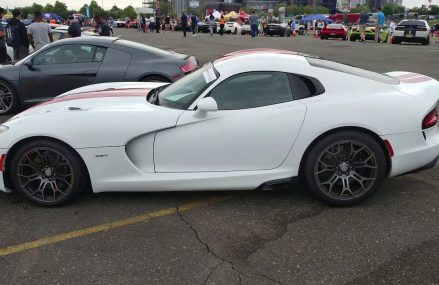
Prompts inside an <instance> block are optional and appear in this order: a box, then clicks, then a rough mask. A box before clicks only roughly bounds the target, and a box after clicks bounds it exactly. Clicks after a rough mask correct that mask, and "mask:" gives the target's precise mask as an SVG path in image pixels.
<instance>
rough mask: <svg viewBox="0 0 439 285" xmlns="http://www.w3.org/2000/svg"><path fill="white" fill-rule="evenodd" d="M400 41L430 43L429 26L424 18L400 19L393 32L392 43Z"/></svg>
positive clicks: (399, 42)
mask: <svg viewBox="0 0 439 285" xmlns="http://www.w3.org/2000/svg"><path fill="white" fill-rule="evenodd" d="M402 42H409V43H421V44H422V45H429V44H430V26H429V25H428V23H427V21H425V20H402V21H401V22H400V23H399V24H398V26H396V28H395V32H394V33H393V41H392V43H393V44H401V43H402Z"/></svg>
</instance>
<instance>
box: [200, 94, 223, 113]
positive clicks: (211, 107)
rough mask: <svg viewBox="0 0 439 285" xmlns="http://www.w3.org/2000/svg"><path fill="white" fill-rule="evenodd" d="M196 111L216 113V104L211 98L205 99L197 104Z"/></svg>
mask: <svg viewBox="0 0 439 285" xmlns="http://www.w3.org/2000/svg"><path fill="white" fill-rule="evenodd" d="M197 107H198V111H201V112H216V111H218V104H217V103H216V101H215V99H213V98H212V97H205V98H203V99H201V100H200V101H199V102H198V105H197Z"/></svg>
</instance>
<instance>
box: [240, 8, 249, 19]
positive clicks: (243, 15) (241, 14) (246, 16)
mask: <svg viewBox="0 0 439 285" xmlns="http://www.w3.org/2000/svg"><path fill="white" fill-rule="evenodd" d="M248 17H250V15H249V14H247V13H246V12H245V11H244V10H239V18H244V19H248Z"/></svg>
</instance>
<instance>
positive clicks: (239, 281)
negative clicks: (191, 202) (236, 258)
mask: <svg viewBox="0 0 439 285" xmlns="http://www.w3.org/2000/svg"><path fill="white" fill-rule="evenodd" d="M175 208H176V210H177V215H178V216H179V218H180V220H181V221H182V222H183V223H185V224H186V225H187V226H188V227H189V229H190V230H191V231H192V232H193V233H194V235H195V238H196V239H197V240H198V242H199V243H200V244H202V245H203V246H204V247H205V248H206V250H207V252H208V253H210V254H211V255H212V256H213V257H215V258H216V259H218V260H220V261H221V262H220V263H219V264H217V265H216V266H214V267H213V268H211V269H210V272H209V274H208V275H207V277H206V279H205V280H204V282H203V284H206V283H207V282H208V280H209V278H210V277H211V275H212V273H213V272H214V271H215V270H216V269H217V268H218V267H219V266H220V265H221V264H223V263H224V262H226V263H228V264H230V266H231V267H232V270H233V271H235V272H236V273H237V274H238V283H239V284H240V285H242V277H241V275H245V276H248V277H263V278H265V279H267V280H270V281H272V282H274V283H276V284H280V282H279V281H277V280H275V279H273V278H271V277H268V276H265V275H263V274H257V273H256V274H254V275H253V276H252V274H249V273H246V272H242V271H240V270H238V269H237V268H236V266H235V263H234V262H233V261H231V260H227V259H225V258H224V257H221V256H219V255H218V254H217V253H216V252H215V251H213V250H212V249H211V247H210V246H209V244H208V243H207V242H205V241H203V240H202V239H201V238H200V236H199V235H198V232H197V230H196V229H195V228H194V227H193V226H192V224H191V223H189V222H188V221H187V220H186V219H185V218H184V217H183V215H182V214H181V212H180V209H179V207H178V206H177V207H175Z"/></svg>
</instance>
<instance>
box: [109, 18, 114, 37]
mask: <svg viewBox="0 0 439 285" xmlns="http://www.w3.org/2000/svg"><path fill="white" fill-rule="evenodd" d="M108 26H110V32H111V36H113V35H114V32H113V27H114V19H113V17H110V18H108Z"/></svg>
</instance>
